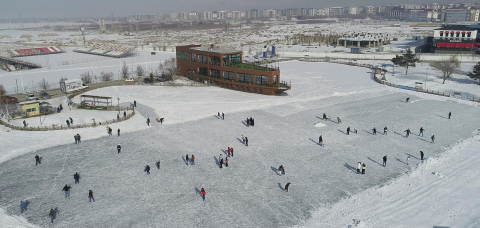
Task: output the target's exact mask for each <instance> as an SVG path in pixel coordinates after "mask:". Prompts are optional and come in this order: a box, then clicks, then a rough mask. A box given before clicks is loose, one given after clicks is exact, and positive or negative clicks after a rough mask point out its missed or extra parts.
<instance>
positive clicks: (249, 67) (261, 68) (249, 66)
mask: <svg viewBox="0 0 480 228" xmlns="http://www.w3.org/2000/svg"><path fill="white" fill-rule="evenodd" d="M225 67H232V68H237V69H246V70H258V71H275V70H276V69H274V68H270V67H264V66H257V65H252V64H247V63H237V64H232V65H226V66H225Z"/></svg>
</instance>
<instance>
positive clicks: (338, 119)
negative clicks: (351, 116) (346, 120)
mask: <svg viewBox="0 0 480 228" xmlns="http://www.w3.org/2000/svg"><path fill="white" fill-rule="evenodd" d="M341 122H342V120H341V119H340V117H338V116H337V124H339V123H341Z"/></svg>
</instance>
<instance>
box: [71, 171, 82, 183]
mask: <svg viewBox="0 0 480 228" xmlns="http://www.w3.org/2000/svg"><path fill="white" fill-rule="evenodd" d="M73 179H75V184H80V175H79V174H78V172H76V173H75V174H74V175H73Z"/></svg>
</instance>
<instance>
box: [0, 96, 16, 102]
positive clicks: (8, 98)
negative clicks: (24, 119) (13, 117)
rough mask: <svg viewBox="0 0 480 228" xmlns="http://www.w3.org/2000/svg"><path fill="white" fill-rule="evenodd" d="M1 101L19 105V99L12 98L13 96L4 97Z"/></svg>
mask: <svg viewBox="0 0 480 228" xmlns="http://www.w3.org/2000/svg"><path fill="white" fill-rule="evenodd" d="M1 99H2V101H5V103H17V102H18V99H17V98H16V97H12V96H3V97H2V98H1Z"/></svg>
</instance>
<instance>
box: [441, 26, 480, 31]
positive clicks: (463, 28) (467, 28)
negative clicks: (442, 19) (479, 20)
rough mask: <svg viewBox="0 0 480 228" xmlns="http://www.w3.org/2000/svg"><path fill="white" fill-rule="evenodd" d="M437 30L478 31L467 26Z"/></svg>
mask: <svg viewBox="0 0 480 228" xmlns="http://www.w3.org/2000/svg"><path fill="white" fill-rule="evenodd" d="M435 30H462V31H476V30H477V29H474V28H470V27H467V26H466V25H447V26H445V27H442V28H438V29H435Z"/></svg>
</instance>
